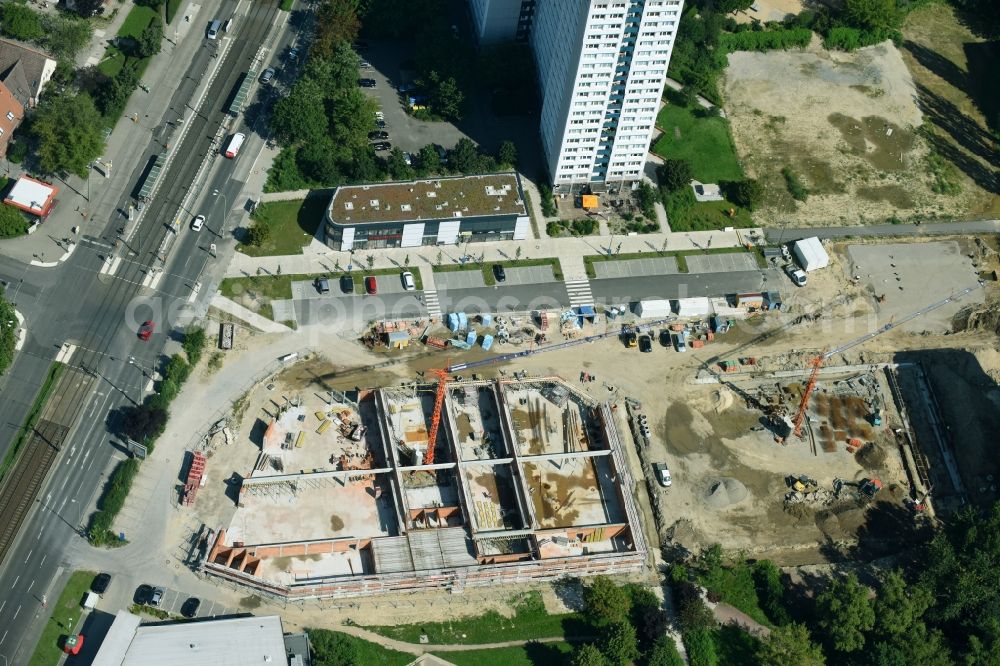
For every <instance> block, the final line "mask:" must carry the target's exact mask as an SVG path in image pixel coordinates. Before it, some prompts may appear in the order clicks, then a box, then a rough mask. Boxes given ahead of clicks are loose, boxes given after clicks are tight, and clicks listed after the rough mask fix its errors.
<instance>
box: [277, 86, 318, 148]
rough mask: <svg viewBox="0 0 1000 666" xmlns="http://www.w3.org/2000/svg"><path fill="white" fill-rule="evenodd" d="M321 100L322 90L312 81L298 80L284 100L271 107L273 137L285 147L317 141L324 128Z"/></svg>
mask: <svg viewBox="0 0 1000 666" xmlns="http://www.w3.org/2000/svg"><path fill="white" fill-rule="evenodd" d="M323 100H324V94H323V90H322V89H321V88H320V87H319V85H318V84H317V83H316V82H315V81H313V80H312V79H309V78H303V79H300V80H299V82H298V83H296V84H295V85H294V86H293V87H292V90H291V92H290V93H289V95H288V96H287V97H283V98H281V99H279V100H278V101H277V102H275V104H274V110H273V112H272V114H271V129H272V130H273V131H274V135H275V136H276V137H277V138H278V140H279V141H282V142H283V143H285V144H286V145H293V144H297V143H315V142H317V141H319V140H320V139H321V138H322V137H323V136H324V135H325V134H326V133H327V129H328V127H327V119H326V112H325V109H324V105H323Z"/></svg>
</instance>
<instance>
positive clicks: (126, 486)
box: [87, 458, 139, 546]
mask: <svg viewBox="0 0 1000 666" xmlns="http://www.w3.org/2000/svg"><path fill="white" fill-rule="evenodd" d="M138 473H139V461H138V460H136V459H135V458H130V459H128V460H123V461H122V462H120V463H118V466H117V467H116V468H115V471H114V472H113V473H112V474H111V478H110V479H109V480H108V485H107V486H105V489H104V494H103V495H102V496H101V498H100V499H99V500H98V502H97V511H95V512H94V513H93V514H92V515H91V516H90V524H89V526H88V527H87V539H88V540H89V541H90V543H91V544H93V545H95V546H101V545H107V544H110V543H113V542H114V541H115V540H116V539H117V536H116V535H115V534H114V533H113V532H112V531H111V529H112V527H113V526H114V522H115V518H116V517H117V516H118V513H119V512H120V511H121V510H122V507H123V506H125V500H126V498H128V493H129V490H131V489H132V482H133V481H134V480H135V477H136V475H137V474H138Z"/></svg>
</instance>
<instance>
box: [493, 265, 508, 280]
mask: <svg viewBox="0 0 1000 666" xmlns="http://www.w3.org/2000/svg"><path fill="white" fill-rule="evenodd" d="M493 277H495V278H496V280H497V282H505V281H506V280H507V273H506V272H505V271H504V269H503V266H501V265H500V264H493Z"/></svg>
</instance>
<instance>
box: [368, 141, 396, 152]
mask: <svg viewBox="0 0 1000 666" xmlns="http://www.w3.org/2000/svg"><path fill="white" fill-rule="evenodd" d="M372 148H374V149H375V152H377V153H384V152H385V151H387V150H392V144H391V143H389V142H388V141H379V142H378V143H373V144H372Z"/></svg>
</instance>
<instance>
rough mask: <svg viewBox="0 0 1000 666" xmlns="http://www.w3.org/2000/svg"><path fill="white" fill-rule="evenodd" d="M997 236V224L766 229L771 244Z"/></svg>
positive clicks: (994, 222) (939, 223)
mask: <svg viewBox="0 0 1000 666" xmlns="http://www.w3.org/2000/svg"><path fill="white" fill-rule="evenodd" d="M984 233H994V234H995V233H1000V220H973V221H970V222H934V223H924V224H873V225H871V226H865V227H818V228H815V229H780V228H774V229H766V230H765V232H764V235H765V236H766V237H767V240H768V241H769V242H771V243H787V242H789V241H793V240H799V239H800V238H809V237H811V236H818V237H819V238H845V237H848V236H925V235H926V236H932V235H948V234H984Z"/></svg>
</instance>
